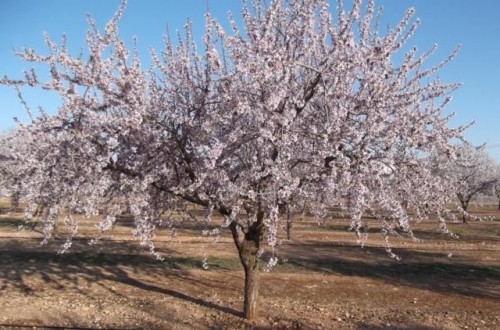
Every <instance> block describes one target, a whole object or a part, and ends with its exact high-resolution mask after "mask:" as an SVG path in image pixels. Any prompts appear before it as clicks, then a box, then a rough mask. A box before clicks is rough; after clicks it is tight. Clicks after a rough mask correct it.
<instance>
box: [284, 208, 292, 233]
mask: <svg viewBox="0 0 500 330" xmlns="http://www.w3.org/2000/svg"><path fill="white" fill-rule="evenodd" d="M292 220H293V219H292V212H290V208H289V207H287V208H286V238H287V239H288V240H291V239H292V226H293V221H292Z"/></svg>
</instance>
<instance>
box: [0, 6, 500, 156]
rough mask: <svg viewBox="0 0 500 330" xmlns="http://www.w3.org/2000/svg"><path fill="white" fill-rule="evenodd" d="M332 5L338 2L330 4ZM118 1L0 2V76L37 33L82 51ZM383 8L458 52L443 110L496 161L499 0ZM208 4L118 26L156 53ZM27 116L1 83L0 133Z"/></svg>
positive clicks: (131, 13)
mask: <svg viewBox="0 0 500 330" xmlns="http://www.w3.org/2000/svg"><path fill="white" fill-rule="evenodd" d="M332 2H333V3H332V8H335V3H336V1H334V0H332ZM118 4H119V0H106V1H103V0H71V1H68V0H38V1H35V0H0V76H3V75H5V74H7V75H8V76H9V77H11V78H16V77H21V72H22V71H23V70H24V69H29V68H30V66H29V65H30V64H26V63H23V62H21V61H20V60H18V59H17V58H16V57H15V56H14V55H13V52H12V49H13V48H22V47H24V46H28V47H31V48H34V49H37V50H41V51H44V50H45V49H46V48H45V44H44V41H43V35H42V33H43V32H44V31H45V32H48V33H49V35H50V36H51V37H52V39H53V40H55V41H59V40H60V37H61V35H63V34H66V35H67V36H68V39H69V47H70V49H72V50H74V52H75V53H76V52H78V51H79V49H80V48H82V47H84V35H85V31H86V28H87V21H86V16H85V14H87V13H88V14H90V15H91V16H92V17H94V18H95V20H96V21H97V23H98V25H99V26H100V27H103V26H104V24H105V22H106V21H107V20H108V19H109V18H110V17H111V16H112V14H113V13H114V11H115V9H116V8H117V7H118ZM376 4H377V7H378V6H380V5H382V6H383V7H384V14H383V23H384V25H386V24H391V25H395V24H396V23H397V22H398V21H399V19H400V18H401V17H402V15H403V14H404V12H405V10H406V8H408V7H411V6H413V7H415V8H416V10H417V14H416V17H418V18H420V19H421V21H422V24H421V26H420V28H419V30H418V31H417V33H416V35H415V36H414V37H413V38H412V39H411V40H410V45H411V46H417V47H418V49H419V50H421V51H424V50H427V49H428V48H430V47H431V46H432V45H433V44H434V43H437V44H438V46H439V49H438V51H437V53H436V55H435V56H434V58H433V59H434V60H435V61H439V60H441V59H443V58H444V57H446V55H447V54H448V53H450V52H451V51H452V50H453V49H454V48H455V46H456V45H458V44H460V45H462V50H461V52H460V53H459V55H458V56H457V57H456V58H455V59H454V61H453V62H452V63H450V64H449V65H448V66H447V67H446V68H445V69H444V70H442V71H441V72H440V74H439V77H440V78H441V79H442V80H444V81H447V82H462V83H463V84H464V85H463V86H462V87H461V88H460V90H458V91H456V92H455V93H454V94H453V97H454V101H453V102H452V103H451V105H450V106H449V107H448V111H450V112H451V111H453V112H456V114H457V115H456V117H455V119H454V120H453V124H454V125H458V124H466V123H468V122H471V121H472V120H475V121H476V124H475V125H474V126H473V127H472V128H470V129H469V130H468V132H467V133H466V136H467V137H468V138H469V139H470V141H471V142H473V143H475V144H480V143H487V147H488V149H487V150H488V151H489V152H490V153H491V154H492V155H493V156H494V157H495V158H496V159H497V160H499V161H500V14H499V13H500V1H498V0H434V1H428V0H378V1H377V0H376ZM206 6H207V1H206V0H182V1H181V0H147V1H145V0H129V2H128V6H127V9H126V11H125V14H124V16H123V18H122V21H121V23H120V34H121V36H122V38H123V39H124V40H125V41H127V42H128V43H129V45H131V44H132V38H133V36H137V37H138V39H139V48H140V50H141V52H142V53H143V54H144V59H146V50H147V48H148V47H149V46H153V47H154V48H155V49H157V50H159V49H161V48H162V35H163V33H164V32H165V30H166V27H167V25H168V28H169V30H170V31H171V33H172V32H174V31H175V30H176V29H182V26H183V25H184V22H185V20H186V18H188V17H189V18H190V19H191V20H192V21H194V28H195V34H196V35H197V36H198V37H199V36H200V35H201V32H202V30H203V25H204V22H203V14H204V12H205V10H206ZM209 6H210V10H211V12H212V14H213V15H214V16H215V17H217V18H219V20H221V21H225V17H226V13H227V11H228V10H231V11H233V12H234V13H239V8H240V1H239V0H210V1H209ZM26 98H27V100H28V103H29V104H30V106H32V107H33V108H36V107H38V106H39V105H41V106H43V107H44V108H45V109H46V110H48V111H50V108H51V107H52V108H54V105H55V104H57V102H56V99H54V97H51V96H47V95H46V94H41V93H39V92H37V91H27V93H26ZM14 116H17V117H19V118H21V119H24V118H25V115H24V110H23V109H22V107H21V105H20V103H19V100H18V99H17V96H16V93H15V92H14V91H13V90H12V89H9V88H6V87H3V86H0V130H6V129H9V128H13V127H15V124H14V121H13V119H12V118H13V117H14Z"/></svg>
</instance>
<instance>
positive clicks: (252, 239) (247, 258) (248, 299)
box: [229, 222, 264, 320]
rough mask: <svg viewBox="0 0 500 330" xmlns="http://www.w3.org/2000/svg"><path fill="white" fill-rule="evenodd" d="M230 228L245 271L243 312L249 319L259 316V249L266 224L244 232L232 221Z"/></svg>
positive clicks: (252, 227)
mask: <svg viewBox="0 0 500 330" xmlns="http://www.w3.org/2000/svg"><path fill="white" fill-rule="evenodd" d="M229 228H230V229H231V233H232V234H233V239H234V242H235V244H236V248H237V249H238V254H239V257H240V261H241V264H242V265H243V269H244V271H245V293H244V295H245V298H244V303H243V314H244V317H245V318H246V319H248V320H251V319H255V318H257V317H258V303H259V286H260V270H259V268H258V266H259V251H260V243H261V241H262V237H263V233H264V226H263V224H262V223H260V224H258V223H256V224H254V225H252V226H251V227H250V228H249V229H248V231H247V232H246V233H245V232H243V230H242V228H241V226H239V225H238V224H236V223H234V222H233V223H232V224H231V225H230V226H229Z"/></svg>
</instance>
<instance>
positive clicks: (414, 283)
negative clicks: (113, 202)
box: [0, 205, 500, 330]
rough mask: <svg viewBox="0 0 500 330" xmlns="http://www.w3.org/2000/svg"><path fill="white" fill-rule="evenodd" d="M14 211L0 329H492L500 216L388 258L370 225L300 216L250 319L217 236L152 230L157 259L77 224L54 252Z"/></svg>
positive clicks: (6, 227)
mask: <svg viewBox="0 0 500 330" xmlns="http://www.w3.org/2000/svg"><path fill="white" fill-rule="evenodd" d="M0 206H1V205H0ZM4 207H5V205H4ZM479 212H480V213H481V212H482V213H483V214H492V215H497V216H500V213H496V211H495V209H494V208H493V207H492V208H491V209H487V208H483V209H481V210H479ZM20 218H21V214H19V213H5V212H4V214H1V215H0V328H5V329H27V328H30V329H33V328H35V329H36V328H43V329H426V330H431V329H500V221H488V222H471V223H468V224H461V223H455V224H451V225H450V229H451V230H452V231H454V232H456V233H457V234H458V235H459V236H460V238H459V239H454V238H451V237H448V236H443V235H441V234H440V233H439V232H438V230H437V226H436V224H434V223H423V224H419V225H417V227H416V230H415V233H416V235H417V236H418V237H419V238H421V239H422V241H420V242H414V241H412V240H411V239H408V238H393V239H392V241H391V242H392V245H393V251H394V252H395V253H396V254H398V255H399V256H400V257H401V258H402V259H401V261H396V260H394V259H391V258H390V257H389V256H388V254H387V252H386V251H385V249H384V248H383V247H382V246H383V245H382V242H381V239H380V235H379V234H378V233H377V231H376V230H370V234H369V238H368V240H367V241H366V243H365V245H364V247H363V248H361V247H360V246H359V245H357V244H356V238H355V236H354V234H353V233H350V232H347V231H346V226H347V222H346V220H344V219H341V218H335V219H333V220H332V221H331V222H327V223H325V224H321V225H318V224H316V223H315V222H314V221H312V220H311V219H302V220H300V219H299V220H298V221H297V222H296V224H295V227H294V233H293V234H294V236H293V240H290V241H288V240H284V241H283V242H282V244H281V245H280V246H279V247H278V249H277V251H276V253H277V254H278V256H279V260H280V262H279V264H278V265H277V266H275V267H274V268H273V269H272V270H271V271H270V272H268V273H263V278H262V286H261V300H260V318H259V319H257V320H254V321H246V320H244V319H243V318H242V317H241V309H242V301H243V297H242V295H243V271H242V270H241V267H240V265H239V261H238V259H237V252H236V250H235V248H234V246H233V243H232V241H231V239H230V237H229V235H227V233H226V234H223V235H222V237H221V239H220V240H219V242H217V243H214V242H213V240H212V239H210V238H204V237H201V235H200V234H199V232H198V231H197V230H195V229H193V228H184V229H182V230H180V231H179V234H178V236H177V237H176V238H172V237H171V235H170V234H171V232H170V231H168V230H165V231H161V232H160V233H159V235H158V237H157V243H156V246H157V249H158V251H159V252H160V253H161V254H162V255H164V256H165V260H164V261H157V260H156V259H155V258H154V257H153V256H151V255H150V254H149V252H148V251H147V249H145V248H144V247H141V246H139V244H138V243H137V242H136V241H135V239H133V238H132V237H131V235H130V231H131V225H130V223H129V222H127V221H126V219H125V220H123V221H119V223H118V224H117V225H116V227H115V228H114V229H113V231H111V232H110V233H109V234H108V235H107V236H105V237H103V238H102V239H101V241H100V242H99V243H98V244H97V245H94V246H89V245H88V236H89V235H90V233H91V232H92V225H91V223H90V222H88V223H85V222H84V223H83V225H82V226H81V233H82V237H81V238H78V239H76V240H75V241H74V244H73V247H72V248H71V249H70V250H69V251H67V252H66V253H64V254H58V253H57V251H58V248H59V246H60V245H61V244H62V243H63V242H64V239H63V235H62V234H63V233H62V229H61V233H59V235H57V236H58V237H60V238H57V237H56V238H55V239H54V240H52V241H51V242H50V243H49V244H48V245H45V246H40V245H39V243H40V234H39V233H37V232H36V228H35V231H33V232H26V231H16V227H17V226H18V225H19V223H20V220H19V219H20ZM373 228H375V226H373ZM269 253H270V252H269V251H267V252H266V253H265V254H264V256H263V258H264V259H265V258H268V257H269ZM204 256H207V257H208V259H207V261H208V265H209V268H208V269H207V270H204V269H203V267H202V260H203V258H204Z"/></svg>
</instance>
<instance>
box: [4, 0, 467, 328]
mask: <svg viewBox="0 0 500 330" xmlns="http://www.w3.org/2000/svg"><path fill="white" fill-rule="evenodd" d="M374 6H375V5H374V2H373V1H368V3H367V4H366V6H362V4H361V1H360V0H355V1H353V6H352V8H350V9H349V10H346V9H345V8H344V7H343V2H342V1H339V2H338V8H336V10H335V15H332V14H331V11H330V9H329V4H328V1H326V0H307V1H306V0H287V1H285V0H273V1H270V2H269V3H268V4H266V2H263V1H259V0H256V1H253V2H252V3H251V4H248V3H247V2H245V1H244V2H243V9H242V16H241V18H242V19H241V21H240V20H236V19H235V18H233V17H232V16H231V15H230V16H229V22H230V27H231V28H230V29H229V31H226V30H224V29H223V28H222V27H221V25H220V24H219V23H218V22H217V20H215V19H214V18H213V17H212V16H211V15H210V14H209V13H207V15H206V32H205V34H204V37H203V43H202V44H200V45H201V47H200V45H199V44H197V43H196V42H195V41H194V40H193V36H192V33H191V25H190V23H189V22H188V23H186V26H185V31H184V34H183V35H182V36H179V38H178V40H177V41H175V42H173V41H171V39H170V38H169V36H166V37H165V49H164V50H163V51H162V52H161V54H158V53H157V52H155V51H153V50H152V51H151V58H152V65H151V67H150V68H143V67H142V66H141V63H140V60H139V55H138V52H137V50H136V49H133V50H131V51H130V50H129V49H127V48H126V46H125V44H124V42H123V41H122V40H121V39H120V38H119V34H118V21H119V19H120V16H121V15H122V11H123V10H124V8H125V2H122V5H121V6H120V8H119V10H118V11H117V13H116V14H115V16H114V17H113V18H112V19H111V20H110V21H109V23H107V25H106V27H105V30H104V32H100V31H99V29H98V28H97V27H96V26H95V23H94V21H93V20H92V19H89V23H90V28H89V31H88V33H87V37H86V44H87V49H86V51H85V52H83V55H82V54H81V55H77V56H73V55H71V54H70V53H69V51H68V49H67V47H66V40H65V39H63V40H62V43H61V44H60V45H58V44H56V43H55V42H53V41H52V40H51V39H49V37H46V41H47V45H48V49H49V52H48V54H40V53H38V52H36V51H35V50H32V49H28V48H27V49H24V50H22V51H20V52H19V56H20V57H21V58H22V59H24V60H25V61H28V62H36V63H44V64H46V65H48V66H49V68H50V78H49V79H48V80H46V81H41V79H39V78H38V76H37V74H36V72H34V71H27V72H26V74H25V77H24V78H23V79H20V80H15V79H10V78H7V77H5V78H4V79H3V80H2V84H4V85H12V86H15V87H17V88H20V87H21V86H24V85H29V86H39V87H42V88H44V89H46V90H49V91H53V92H56V93H57V94H58V95H59V96H60V98H61V105H60V106H59V108H58V110H57V113H56V114H54V115H49V114H47V113H44V112H42V113H41V115H40V116H38V117H34V118H33V119H32V121H31V122H30V123H28V124H20V125H19V128H18V130H17V131H16V133H15V134H16V135H17V136H18V137H19V138H21V139H22V140H23V141H25V144H24V147H23V149H22V150H20V151H19V152H16V153H15V154H14V155H13V158H14V159H15V161H16V163H17V164H18V165H17V166H19V168H20V169H21V170H19V171H17V175H18V177H17V178H16V184H15V185H13V189H15V191H16V193H18V194H19V196H22V198H23V199H24V200H25V201H26V202H27V203H28V204H27V205H28V208H27V218H29V217H30V215H31V214H33V212H35V211H34V210H35V209H36V205H37V204H43V205H45V206H46V207H47V208H48V211H47V212H46V213H45V214H44V216H43V217H42V218H43V219H42V220H43V228H44V229H43V232H44V234H45V239H49V238H50V236H51V233H52V231H53V228H54V223H55V221H56V219H57V218H58V217H59V215H61V214H64V222H65V223H66V224H67V225H68V226H69V228H70V229H71V235H70V237H69V238H68V241H67V242H66V244H65V246H64V247H65V248H66V247H69V246H70V244H71V237H72V236H73V235H75V234H76V232H77V229H78V224H77V222H76V221H75V219H74V218H73V216H72V215H73V214H75V213H84V214H86V215H87V216H95V215H102V221H101V222H100V223H98V224H97V226H98V229H99V230H101V231H104V230H107V229H109V228H111V227H112V225H113V223H114V221H115V219H116V218H115V217H116V215H117V213H119V212H120V210H121V205H122V204H123V203H128V204H129V209H130V212H131V214H132V215H133V217H134V220H135V231H134V234H135V235H136V236H137V237H138V238H139V239H140V241H141V242H142V243H143V244H147V245H149V246H150V248H151V250H152V251H153V252H154V246H153V240H154V233H155V229H156V228H157V227H158V226H159V224H160V223H161V222H162V221H164V219H162V218H161V216H160V215H161V214H164V212H165V211H172V212H174V211H176V210H180V211H182V210H184V209H185V206H186V204H187V203H194V204H196V205H200V206H202V207H204V208H206V209H207V217H206V220H207V221H210V216H211V214H212V213H213V212H218V213H220V214H221V215H222V216H223V217H224V219H225V222H224V224H223V226H222V228H228V229H229V231H230V232H231V234H232V237H233V239H234V243H235V246H236V249H237V251H238V253H239V257H240V260H241V263H242V265H243V268H244V271H245V297H244V315H245V317H246V318H254V317H256V316H257V310H258V308H257V307H258V292H259V291H258V287H259V280H260V276H259V256H260V255H261V252H262V249H263V248H264V246H265V244H264V243H267V244H268V246H270V248H271V250H272V249H274V247H275V245H276V244H277V230H278V225H279V218H280V217H279V207H280V205H292V206H293V205H294V203H301V205H303V204H304V203H306V204H307V205H310V206H314V208H315V211H316V213H317V214H318V216H321V215H325V214H327V211H328V209H329V208H330V207H331V206H334V205H338V204H340V203H344V202H345V203H346V212H348V214H349V216H350V219H351V225H352V228H353V229H354V230H356V231H357V232H358V234H360V228H361V227H362V226H363V219H362V216H363V215H364V214H373V215H376V216H377V218H378V219H379V221H380V222H379V223H380V227H381V228H382V234H383V235H384V238H387V235H388V234H389V233H391V232H393V231H395V230H398V229H403V230H404V231H406V232H408V233H409V234H410V235H411V228H410V223H411V222H412V221H413V220H419V219H422V218H425V217H427V215H428V214H429V212H431V211H432V212H438V213H439V212H440V211H441V210H443V209H444V204H445V201H446V196H447V195H446V189H445V188H444V187H446V185H445V184H443V180H442V179H440V178H438V177H435V175H434V174H433V172H432V171H431V170H429V167H428V166H427V160H426V155H428V154H431V153H434V152H439V153H441V154H447V155H450V156H453V149H454V148H453V147H452V145H451V144H450V139H452V138H460V136H461V133H462V130H463V128H457V129H451V128H449V127H448V126H447V124H448V121H449V116H443V114H442V111H443V108H444V107H445V105H446V104H447V103H448V101H449V93H450V92H451V91H452V90H454V89H455V88H456V87H457V85H456V84H445V83H442V82H441V81H439V80H437V79H434V78H433V76H434V73H435V72H436V71H437V70H439V69H440V68H441V67H442V66H443V65H444V64H445V63H446V62H448V61H449V60H450V59H451V58H452V57H453V56H454V53H453V54H451V55H450V56H449V57H448V58H446V59H445V60H444V61H443V62H442V63H440V64H438V65H436V66H430V67H429V66H425V61H426V60H427V59H428V58H429V56H431V54H432V53H433V51H434V49H435V48H432V49H431V50H430V51H428V52H424V53H422V54H421V55H419V54H418V52H417V49H416V48H411V49H410V50H409V51H408V52H407V53H406V54H404V56H403V58H402V60H401V61H400V63H399V64H396V63H395V61H394V59H393V56H394V54H396V53H398V52H401V51H402V48H403V47H404V46H405V44H406V42H407V40H408V39H409V38H410V36H411V35H412V34H413V32H414V31H415V29H416V28H417V26H418V24H419V23H418V20H413V19H412V17H413V14H414V10H413V9H409V10H408V11H407V13H406V14H405V15H404V17H403V18H402V21H401V22H399V23H398V24H397V25H396V26H395V27H394V28H392V29H390V30H389V31H388V32H387V33H386V34H384V35H381V34H380V33H379V31H378V23H377V22H378V15H377V14H375V13H374ZM362 7H363V8H362ZM200 48H201V49H200ZM408 208H411V209H412V210H415V211H416V212H412V214H416V215H412V216H410V215H409V214H408V213H407V210H408ZM439 214H441V213H439ZM441 219H442V218H441ZM443 221H444V220H443ZM275 262H276V259H275V258H271V260H269V262H268V263H269V266H272V264H273V263H275Z"/></svg>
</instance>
